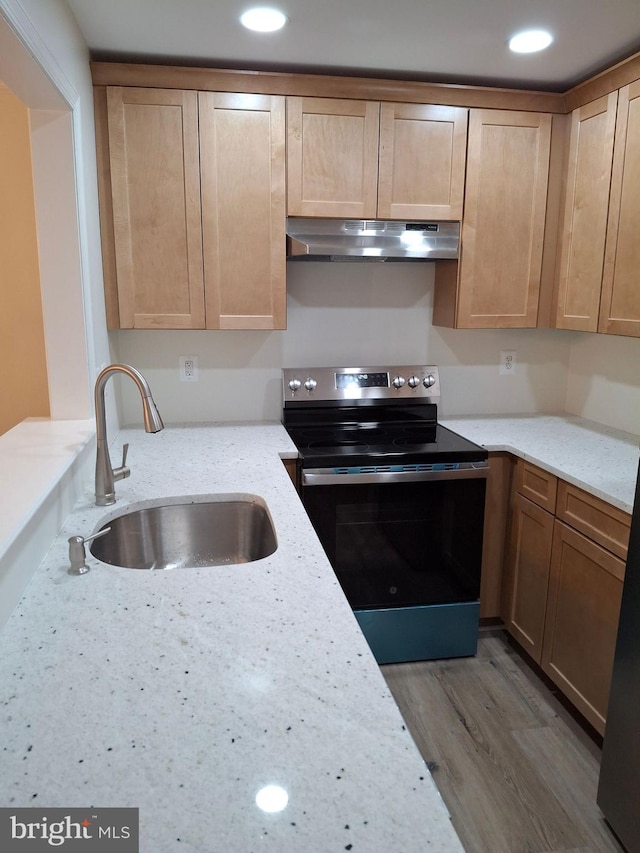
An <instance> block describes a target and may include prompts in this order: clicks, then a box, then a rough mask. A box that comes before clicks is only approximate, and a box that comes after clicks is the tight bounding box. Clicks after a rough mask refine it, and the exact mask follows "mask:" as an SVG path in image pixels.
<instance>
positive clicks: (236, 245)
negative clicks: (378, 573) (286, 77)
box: [199, 92, 286, 329]
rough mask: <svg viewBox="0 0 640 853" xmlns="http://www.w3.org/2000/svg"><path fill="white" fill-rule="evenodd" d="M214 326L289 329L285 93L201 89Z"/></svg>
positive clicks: (210, 320)
mask: <svg viewBox="0 0 640 853" xmlns="http://www.w3.org/2000/svg"><path fill="white" fill-rule="evenodd" d="M199 105H200V166H201V173H202V223H203V241H204V274H205V293H206V316H207V328H208V329H284V328H285V325H286V324H285V319H286V285H285V281H286V270H285V264H286V244H285V109H284V98H281V97H270V96H268V95H244V94H231V93H225V94H220V93H214V92H200V94H199Z"/></svg>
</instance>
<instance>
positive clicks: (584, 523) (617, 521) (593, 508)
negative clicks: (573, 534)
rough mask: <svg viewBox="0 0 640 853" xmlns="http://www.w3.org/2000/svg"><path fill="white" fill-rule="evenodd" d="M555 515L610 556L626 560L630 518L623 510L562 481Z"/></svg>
mask: <svg viewBox="0 0 640 853" xmlns="http://www.w3.org/2000/svg"><path fill="white" fill-rule="evenodd" d="M556 514H557V516H558V518H560V519H561V520H562V521H564V522H566V523H567V524H570V525H571V527H575V529H576V530H579V531H580V532H581V533H584V534H585V536H588V537H589V538H590V539H593V541H594V542H597V543H598V544H599V545H602V547H603V548H607V550H609V551H611V553H612V554H615V555H616V556H617V557H620V559H622V560H626V559H627V548H628V546H629V530H630V527H631V516H630V515H628V514H627V513H626V512H623V510H621V509H618V508H617V507H614V506H611V505H610V504H608V503H605V501H602V500H600V499H599V498H596V497H594V496H593V495H590V494H589V493H588V492H584V491H582V489H578V488H576V487H575V486H572V485H571V484H570V483H565V482H564V481H563V480H561V481H560V484H559V487H558V507H557V511H556Z"/></svg>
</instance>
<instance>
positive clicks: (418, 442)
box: [283, 405, 488, 468]
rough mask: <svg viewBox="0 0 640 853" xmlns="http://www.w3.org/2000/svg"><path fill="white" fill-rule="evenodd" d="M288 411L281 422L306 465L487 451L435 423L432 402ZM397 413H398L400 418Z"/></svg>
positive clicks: (471, 458) (478, 456)
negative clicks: (359, 408) (372, 408)
mask: <svg viewBox="0 0 640 853" xmlns="http://www.w3.org/2000/svg"><path fill="white" fill-rule="evenodd" d="M408 409H409V410H407V409H404V408H403V409H402V413H404V415H406V417H405V416H403V415H402V413H401V412H400V411H399V410H398V409H390V410H387V409H384V408H381V409H380V410H378V409H376V411H375V412H374V411H372V410H363V411H362V412H360V411H347V410H336V409H333V410H331V409H329V410H321V411H320V412H315V413H312V412H310V411H308V410H307V411H306V412H303V413H302V416H301V415H300V413H294V414H293V415H292V414H291V413H287V412H286V411H285V417H284V419H283V420H284V425H285V428H286V429H287V432H288V433H289V435H290V436H291V439H292V440H293V442H294V444H295V445H296V447H297V448H298V451H299V452H300V454H301V456H302V464H303V467H305V468H332V467H341V466H345V465H348V466H362V465H375V464H378V465H380V464H384V465H393V464H407V465H409V464H411V465H413V464H420V463H424V464H429V463H444V462H479V461H481V460H484V459H486V458H487V456H488V454H487V451H486V450H485V449H484V448H483V447H480V446H479V445H477V444H474V443H473V442H472V441H469V440H468V439H466V438H463V437H462V436H460V435H458V434H457V433H455V432H453V431H452V430H450V429H447V428H446V427H443V426H441V425H440V424H438V423H437V421H436V419H435V417H434V415H435V411H436V407H435V406H433V405H423V406H413V407H408ZM399 415H400V416H401V417H400V419H399Z"/></svg>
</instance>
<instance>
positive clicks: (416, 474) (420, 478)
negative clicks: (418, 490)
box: [302, 462, 489, 486]
mask: <svg viewBox="0 0 640 853" xmlns="http://www.w3.org/2000/svg"><path fill="white" fill-rule="evenodd" d="M488 473H489V464H488V463H487V462H477V463H473V464H472V465H471V466H470V467H467V468H444V469H442V468H439V469H437V470H430V471H365V472H362V473H360V472H358V473H353V474H335V473H334V472H333V471H332V470H331V469H326V468H325V469H322V468H318V469H315V470H314V469H309V470H306V471H305V470H304V469H303V470H302V485H303V486H344V485H348V486H357V485H359V484H361V483H362V484H366V483H423V482H433V481H435V480H469V479H477V478H479V477H485V478H486V477H487V475H488Z"/></svg>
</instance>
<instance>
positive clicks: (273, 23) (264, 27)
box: [240, 6, 287, 33]
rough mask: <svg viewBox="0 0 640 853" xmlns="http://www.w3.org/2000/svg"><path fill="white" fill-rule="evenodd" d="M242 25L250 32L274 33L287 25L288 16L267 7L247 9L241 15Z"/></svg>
mask: <svg viewBox="0 0 640 853" xmlns="http://www.w3.org/2000/svg"><path fill="white" fill-rule="evenodd" d="M240 23H241V24H242V26H243V27H246V28H247V29H248V30H254V31H255V32H257V33H273V32H275V31H276V30H281V29H282V27H284V25H285V24H286V23H287V16H286V15H284V14H283V13H282V12H280V11H278V9H269V8H267V7H266V6H261V7H256V8H255V9H247V11H246V12H244V13H243V14H242V15H240Z"/></svg>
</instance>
